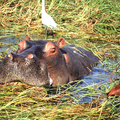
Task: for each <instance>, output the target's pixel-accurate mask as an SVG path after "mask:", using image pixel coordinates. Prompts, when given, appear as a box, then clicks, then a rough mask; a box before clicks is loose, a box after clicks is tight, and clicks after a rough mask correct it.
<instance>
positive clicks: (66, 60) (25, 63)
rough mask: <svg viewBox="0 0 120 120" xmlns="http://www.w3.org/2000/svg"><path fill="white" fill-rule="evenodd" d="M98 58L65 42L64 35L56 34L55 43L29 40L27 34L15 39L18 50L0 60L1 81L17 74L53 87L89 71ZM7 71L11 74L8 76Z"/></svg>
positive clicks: (30, 80) (20, 77) (27, 81)
mask: <svg viewBox="0 0 120 120" xmlns="http://www.w3.org/2000/svg"><path fill="white" fill-rule="evenodd" d="M98 62H99V59H98V58H97V57H96V56H95V55H93V53H92V52H89V51H87V50H84V49H82V48H80V47H75V46H65V39H64V38H59V39H58V41H57V42H56V43H55V42H50V41H42V40H39V41H31V40H30V38H29V36H28V35H26V37H25V39H24V40H23V41H21V42H19V43H18V50H17V53H16V54H13V53H10V54H9V55H8V56H7V57H6V58H5V59H4V60H3V62H2V63H1V65H0V71H1V73H0V74H1V77H0V83H5V82H10V81H13V80H15V79H18V78H19V80H21V81H23V82H25V83H27V84H29V85H37V86H42V85H47V84H49V85H52V86H53V87H56V86H57V85H59V84H61V85H63V84H66V83H68V82H70V81H74V80H76V79H80V78H81V77H83V76H84V75H86V74H89V73H90V71H91V70H92V68H93V66H94V65H95V64H97V63H98ZM5 68H6V69H5ZM10 72H12V73H13V74H12V73H11V74H10V75H9V76H8V77H7V74H9V73H10ZM6 77H7V81H6Z"/></svg>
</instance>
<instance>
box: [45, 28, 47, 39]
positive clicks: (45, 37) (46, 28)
mask: <svg viewBox="0 0 120 120" xmlns="http://www.w3.org/2000/svg"><path fill="white" fill-rule="evenodd" d="M45 40H47V26H46V27H45Z"/></svg>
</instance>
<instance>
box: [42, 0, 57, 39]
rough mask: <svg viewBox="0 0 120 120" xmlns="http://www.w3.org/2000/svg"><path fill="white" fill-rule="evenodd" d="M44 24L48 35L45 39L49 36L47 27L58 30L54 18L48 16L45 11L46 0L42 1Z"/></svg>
mask: <svg viewBox="0 0 120 120" xmlns="http://www.w3.org/2000/svg"><path fill="white" fill-rule="evenodd" d="M41 13H42V24H43V25H44V26H45V29H46V33H45V38H46V36H47V27H50V28H51V29H53V28H57V23H55V21H54V20H53V18H52V17H51V16H50V15H48V14H47V13H46V11H45V0H42V12H41Z"/></svg>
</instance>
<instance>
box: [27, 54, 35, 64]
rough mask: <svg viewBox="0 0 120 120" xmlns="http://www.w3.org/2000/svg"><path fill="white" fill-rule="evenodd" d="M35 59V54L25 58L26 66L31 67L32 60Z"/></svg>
mask: <svg viewBox="0 0 120 120" xmlns="http://www.w3.org/2000/svg"><path fill="white" fill-rule="evenodd" d="M32 58H33V54H29V55H28V56H27V57H26V58H25V65H27V66H28V65H30V63H31V59H32Z"/></svg>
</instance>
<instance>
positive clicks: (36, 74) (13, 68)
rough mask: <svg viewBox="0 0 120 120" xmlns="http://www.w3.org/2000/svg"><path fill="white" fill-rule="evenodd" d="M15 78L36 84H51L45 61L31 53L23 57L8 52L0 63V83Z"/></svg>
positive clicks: (14, 79)
mask: <svg viewBox="0 0 120 120" xmlns="http://www.w3.org/2000/svg"><path fill="white" fill-rule="evenodd" d="M16 80H19V81H23V82H25V83H27V84H29V85H37V86H42V85H47V84H51V83H50V78H49V76H48V71H47V66H46V63H45V62H44V61H43V60H39V59H37V58H36V56H35V55H33V54H29V55H28V56H26V57H25V58H23V57H21V56H19V55H17V54H13V53H10V54H9V55H8V56H7V57H6V58H5V59H4V60H3V61H2V63H1V64H0V83H6V82H12V81H16Z"/></svg>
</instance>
